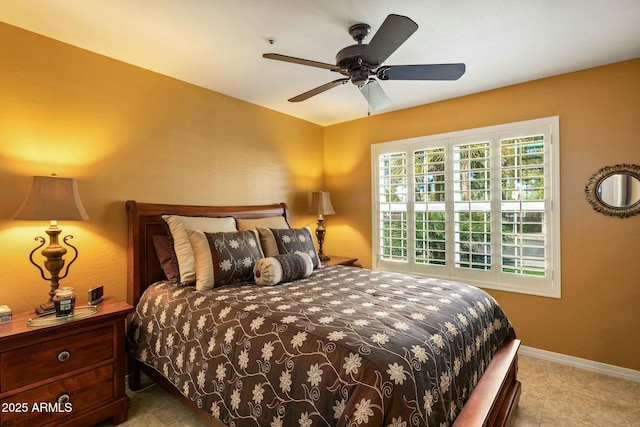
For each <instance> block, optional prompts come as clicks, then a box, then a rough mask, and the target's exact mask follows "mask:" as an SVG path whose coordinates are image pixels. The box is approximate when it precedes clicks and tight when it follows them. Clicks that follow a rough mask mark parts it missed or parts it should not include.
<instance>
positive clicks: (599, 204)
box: [584, 164, 640, 218]
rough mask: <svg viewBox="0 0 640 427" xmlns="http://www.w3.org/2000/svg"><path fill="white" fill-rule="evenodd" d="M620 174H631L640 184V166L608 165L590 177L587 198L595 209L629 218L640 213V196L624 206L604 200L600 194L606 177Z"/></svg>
mask: <svg viewBox="0 0 640 427" xmlns="http://www.w3.org/2000/svg"><path fill="white" fill-rule="evenodd" d="M618 174H620V175H629V176H631V177H633V178H634V179H636V180H638V184H639V185H640V166H638V165H626V164H622V165H615V166H606V167H604V168H602V169H600V170H599V171H598V172H596V173H595V174H594V175H593V176H592V177H591V178H590V179H589V183H588V184H587V187H586V188H585V190H584V191H585V192H586V194H587V200H588V201H589V203H591V205H592V206H593V209H595V210H596V211H598V212H601V213H603V214H605V215H610V216H617V217H620V218H627V217H630V216H633V215H637V214H640V198H638V200H635V201H634V202H633V203H632V204H630V205H628V206H622V207H616V206H612V205H610V204H607V203H606V202H604V201H603V200H602V198H601V196H600V185H601V184H602V182H603V181H604V180H605V179H607V178H609V177H611V176H613V175H618Z"/></svg>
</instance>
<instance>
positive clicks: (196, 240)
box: [187, 230, 213, 291]
mask: <svg viewBox="0 0 640 427" xmlns="http://www.w3.org/2000/svg"><path fill="white" fill-rule="evenodd" d="M187 237H189V244H191V249H193V257H194V261H195V272H196V290H198V291H205V290H209V289H213V263H212V261H211V249H210V248H209V240H207V236H205V234H204V233H203V232H202V231H197V230H187Z"/></svg>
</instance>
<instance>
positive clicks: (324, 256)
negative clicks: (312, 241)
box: [318, 253, 331, 262]
mask: <svg viewBox="0 0 640 427" xmlns="http://www.w3.org/2000/svg"><path fill="white" fill-rule="evenodd" d="M318 258H320V261H322V262H325V261H329V260H330V259H331V257H328V256H326V255H325V254H323V253H319V254H318Z"/></svg>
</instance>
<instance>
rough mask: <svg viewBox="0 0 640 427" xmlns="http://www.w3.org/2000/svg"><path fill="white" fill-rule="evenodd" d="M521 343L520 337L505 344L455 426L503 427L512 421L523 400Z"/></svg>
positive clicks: (481, 379) (492, 361) (497, 353)
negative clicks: (519, 361) (519, 377)
mask: <svg viewBox="0 0 640 427" xmlns="http://www.w3.org/2000/svg"><path fill="white" fill-rule="evenodd" d="M519 347H520V340H516V339H514V340H509V341H506V342H505V343H504V344H502V346H501V347H500V348H499V349H498V351H497V352H496V354H495V356H493V359H492V360H491V363H490V364H489V366H488V367H487V370H486V371H485V372H484V374H483V375H482V377H481V378H480V381H478V385H477V386H476V388H475V389H474V390H473V393H471V396H469V399H468V400H467V402H466V403H465V404H464V406H463V407H462V411H460V414H459V415H458V418H456V421H455V422H454V423H453V425H454V426H456V427H466V426H474V427H475V426H491V427H502V426H506V425H508V424H509V419H510V418H511V415H512V414H513V411H514V410H515V408H516V407H517V406H518V401H519V400H520V388H521V386H520V381H518V379H517V373H518V348H519Z"/></svg>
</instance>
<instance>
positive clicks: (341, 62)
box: [336, 44, 371, 86]
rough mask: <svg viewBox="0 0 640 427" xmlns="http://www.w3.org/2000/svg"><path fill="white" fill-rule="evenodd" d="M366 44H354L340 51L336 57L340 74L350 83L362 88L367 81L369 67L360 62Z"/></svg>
mask: <svg viewBox="0 0 640 427" xmlns="http://www.w3.org/2000/svg"><path fill="white" fill-rule="evenodd" d="M365 47H367V45H366V44H354V45H351V46H347V47H345V48H344V49H342V50H341V51H340V52H338V54H337V55H336V65H337V66H338V67H340V70H341V71H340V72H341V74H343V75H345V76H348V77H349V78H350V79H351V83H353V84H354V85H356V86H362V85H364V84H366V83H367V82H368V81H369V75H370V70H371V66H370V65H369V64H365V63H364V62H362V51H363V50H364V48H365Z"/></svg>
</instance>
